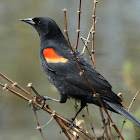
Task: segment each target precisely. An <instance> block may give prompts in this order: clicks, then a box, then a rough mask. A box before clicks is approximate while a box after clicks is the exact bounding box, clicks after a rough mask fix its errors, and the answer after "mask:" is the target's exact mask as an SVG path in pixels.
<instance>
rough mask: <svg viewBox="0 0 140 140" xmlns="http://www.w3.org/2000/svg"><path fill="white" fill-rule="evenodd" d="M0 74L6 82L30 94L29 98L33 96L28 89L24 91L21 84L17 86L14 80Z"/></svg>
mask: <svg viewBox="0 0 140 140" xmlns="http://www.w3.org/2000/svg"><path fill="white" fill-rule="evenodd" d="M0 76H1V77H3V78H4V79H5V80H7V81H8V82H10V83H11V84H12V86H13V87H17V88H18V89H20V90H21V91H23V92H24V93H25V94H27V95H28V96H30V97H31V98H33V96H32V95H31V94H30V93H29V92H28V91H26V90H25V89H24V88H22V87H21V86H19V85H18V84H17V83H16V82H13V81H12V80H11V79H9V78H8V77H6V76H5V75H4V74H2V73H0Z"/></svg>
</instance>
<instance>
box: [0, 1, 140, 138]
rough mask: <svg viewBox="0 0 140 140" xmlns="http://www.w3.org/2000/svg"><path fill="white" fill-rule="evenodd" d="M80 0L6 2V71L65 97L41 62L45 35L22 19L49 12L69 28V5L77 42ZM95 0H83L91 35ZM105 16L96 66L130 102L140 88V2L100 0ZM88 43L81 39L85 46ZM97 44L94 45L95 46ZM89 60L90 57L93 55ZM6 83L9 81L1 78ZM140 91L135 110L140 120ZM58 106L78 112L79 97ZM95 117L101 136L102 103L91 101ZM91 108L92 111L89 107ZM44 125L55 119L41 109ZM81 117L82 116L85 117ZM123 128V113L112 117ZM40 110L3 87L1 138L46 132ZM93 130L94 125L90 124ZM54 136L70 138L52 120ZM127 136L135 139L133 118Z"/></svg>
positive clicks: (84, 24) (0, 58)
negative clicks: (35, 110) (41, 39)
mask: <svg viewBox="0 0 140 140" xmlns="http://www.w3.org/2000/svg"><path fill="white" fill-rule="evenodd" d="M78 5H79V1H78V0H77V1H76V0H41V1H39V0H24V1H22V0H0V72H2V73H3V74H5V75H7V76H8V77H10V78H11V79H12V80H14V81H16V82H18V84H20V85H21V86H23V87H24V88H26V85H27V84H28V83H29V82H32V83H33V86H34V87H35V88H36V89H37V91H38V92H39V93H40V94H41V95H48V96H51V97H54V98H59V94H58V92H57V90H56V89H55V87H54V86H52V85H51V84H50V82H49V81H48V80H47V78H46V77H45V75H44V73H43V71H42V69H41V66H40V63H39V44H40V43H39V37H38V34H37V33H36V31H35V30H34V29H33V28H32V27H31V26H29V25H27V24H25V23H23V22H21V21H19V19H21V18H29V17H36V16H47V17H50V18H53V19H54V20H55V21H56V22H57V24H58V25H59V26H60V28H61V30H62V31H63V30H64V19H63V12H62V9H63V8H67V9H68V12H67V19H68V20H67V22H68V28H69V36H70V40H71V44H72V45H73V46H74V45H75V42H76V30H77V10H78ZM92 5H93V0H88V1H87V0H85V1H84V0H83V1H82V15H81V34H80V36H83V37H85V38H86V36H87V34H88V31H89V30H90V27H91V24H92V18H91V17H92ZM96 15H97V16H98V18H99V20H98V22H97V24H96V34H95V60H96V69H97V70H98V71H99V72H100V73H101V74H102V75H103V76H104V77H105V78H106V79H107V80H108V81H109V82H110V83H111V84H112V86H113V90H114V91H115V92H116V93H119V92H121V93H123V96H124V98H125V100H126V102H127V105H129V103H130V102H131V100H132V98H133V96H134V95H135V93H136V91H137V90H138V89H139V88H140V84H139V83H140V18H139V16H140V1H139V0H133V1H132V0H123V1H121V0H118V1H112V0H106V1H104V0H99V2H98V4H97V9H96ZM82 47H83V43H82V41H80V42H79V50H81V49H82ZM89 47H90V48H91V44H89ZM87 58H88V57H87ZM0 82H3V83H6V81H5V80H3V79H2V78H0ZM139 103H140V95H139V96H138V97H137V99H136V101H135V103H134V105H133V107H132V109H131V112H132V113H133V114H134V115H135V116H136V117H137V118H138V119H140V109H139ZM48 104H49V105H50V107H51V109H52V110H56V111H57V112H58V113H59V114H61V115H63V116H64V117H66V118H71V117H72V116H73V114H74V113H75V109H74V107H73V105H74V101H73V100H69V101H68V102H67V103H66V104H65V105H64V104H58V103H54V102H51V101H48ZM89 109H90V114H91V115H90V116H91V119H92V123H93V125H94V128H95V132H96V133H97V135H100V134H102V133H103V131H102V128H101V118H100V113H99V110H98V107H96V106H95V105H90V106H89ZM85 112H86V111H85ZM38 114H39V116H40V117H39V118H40V121H41V122H40V123H41V124H45V123H47V121H48V120H49V119H50V118H51V116H49V115H47V114H46V113H44V112H43V111H38ZM80 117H81V116H80ZM112 117H113V120H114V121H115V122H116V124H117V126H118V128H119V129H120V128H121V124H122V121H123V117H122V116H120V115H117V114H113V115H112ZM35 128H36V122H35V118H34V114H33V111H32V109H31V108H29V105H28V104H27V102H25V101H23V100H22V99H19V98H18V97H16V96H15V95H13V94H11V93H9V92H6V91H3V90H2V88H1V87H0V139H1V140H3V139H4V140H9V139H11V140H19V139H20V140H32V139H33V140H38V139H41V137H40V133H39V132H38V131H37V130H36V129H35ZM88 128H90V127H89V126H88ZM43 132H44V133H45V137H46V138H47V139H48V140H52V139H57V140H61V139H66V138H65V137H64V135H63V134H60V128H59V127H58V125H57V124H56V122H55V121H52V122H51V123H50V124H49V125H48V126H47V127H46V128H44V129H43ZM123 133H124V136H125V139H127V140H132V139H135V132H134V130H133V125H132V124H131V123H129V122H128V121H127V124H126V125H125V129H124V131H123Z"/></svg>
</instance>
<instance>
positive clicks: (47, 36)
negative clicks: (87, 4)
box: [21, 17, 140, 128]
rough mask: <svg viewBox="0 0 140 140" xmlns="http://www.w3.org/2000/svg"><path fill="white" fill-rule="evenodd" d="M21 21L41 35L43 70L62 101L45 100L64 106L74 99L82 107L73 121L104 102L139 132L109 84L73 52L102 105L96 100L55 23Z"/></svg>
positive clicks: (137, 123)
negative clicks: (88, 104) (84, 110)
mask: <svg viewBox="0 0 140 140" xmlns="http://www.w3.org/2000/svg"><path fill="white" fill-rule="evenodd" d="M21 20H22V21H24V22H26V23H29V24H30V25H32V26H33V27H34V28H35V29H36V31H37V32H38V34H39V37H40V63H41V66H42V68H43V71H44V73H45V75H46V76H47V78H48V79H49V80H50V82H51V83H52V84H53V85H54V86H55V87H56V88H57V89H58V91H59V93H60V97H61V98H60V100H57V99H53V98H51V97H47V96H44V98H45V99H48V100H53V101H56V102H60V103H65V102H66V101H67V99H68V98H70V97H71V98H75V99H77V100H79V101H81V107H80V109H79V111H78V112H77V113H76V115H75V116H74V117H73V118H72V121H74V119H75V118H76V116H77V115H78V113H79V112H80V111H81V110H82V109H83V108H84V107H85V106H86V104H87V103H92V104H95V105H97V106H100V107H102V105H101V102H102V103H103V106H104V107H105V108H106V109H108V110H110V111H113V112H115V113H118V114H121V115H123V116H124V117H126V118H127V119H128V120H130V121H131V122H132V123H133V124H134V125H135V126H137V127H139V128H140V121H139V120H137V119H136V118H135V117H134V116H133V115H132V114H131V113H129V112H128V111H127V110H126V109H125V108H124V107H123V105H122V104H121V102H122V101H121V99H120V97H118V96H117V95H116V94H115V93H114V92H113V91H112V86H111V85H110V84H109V82H108V81H107V80H106V79H105V78H104V77H103V76H102V75H101V74H100V73H98V72H97V71H96V70H95V69H94V68H93V66H91V65H90V64H89V62H88V61H87V60H86V59H85V58H84V57H83V56H82V55H81V54H80V53H79V52H78V51H77V50H76V49H74V48H72V49H73V51H74V53H75V55H76V58H77V60H78V63H79V65H80V67H81V69H82V70H83V72H84V75H85V77H86V78H87V79H88V81H89V83H90V84H91V85H92V87H93V88H94V90H95V91H96V93H98V95H99V97H100V99H101V102H100V101H99V100H98V99H97V98H96V97H95V96H93V90H92V89H91V87H90V86H89V84H88V83H87V81H86V80H85V79H84V77H83V75H80V70H79V67H78V65H77V62H76V61H75V58H74V56H73V54H72V53H71V49H70V47H69V45H68V43H67V40H66V39H65V37H64V36H63V34H62V32H61V30H60V28H59V27H58V25H57V24H56V23H55V21H54V20H52V19H50V18H47V17H35V18H27V19H21Z"/></svg>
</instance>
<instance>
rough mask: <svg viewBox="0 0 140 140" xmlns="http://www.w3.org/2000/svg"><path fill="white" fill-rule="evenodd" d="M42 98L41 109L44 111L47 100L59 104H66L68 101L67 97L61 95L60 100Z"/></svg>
mask: <svg viewBox="0 0 140 140" xmlns="http://www.w3.org/2000/svg"><path fill="white" fill-rule="evenodd" d="M41 98H42V102H41V107H40V108H39V109H42V108H43V107H44V105H45V101H46V100H52V101H55V102H59V103H65V102H66V101H67V95H64V94H63V95H61V98H60V100H57V99H54V98H51V97H48V96H41Z"/></svg>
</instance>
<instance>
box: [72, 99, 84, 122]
mask: <svg viewBox="0 0 140 140" xmlns="http://www.w3.org/2000/svg"><path fill="white" fill-rule="evenodd" d="M86 105H87V104H86V102H85V101H81V107H80V109H79V110H78V111H77V113H76V114H75V116H74V117H73V118H71V119H70V121H71V122H72V124H73V122H74V120H75V118H76V117H77V115H78V114H79V113H80V112H81V110H82V109H83V108H84V107H85V106H86Z"/></svg>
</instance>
